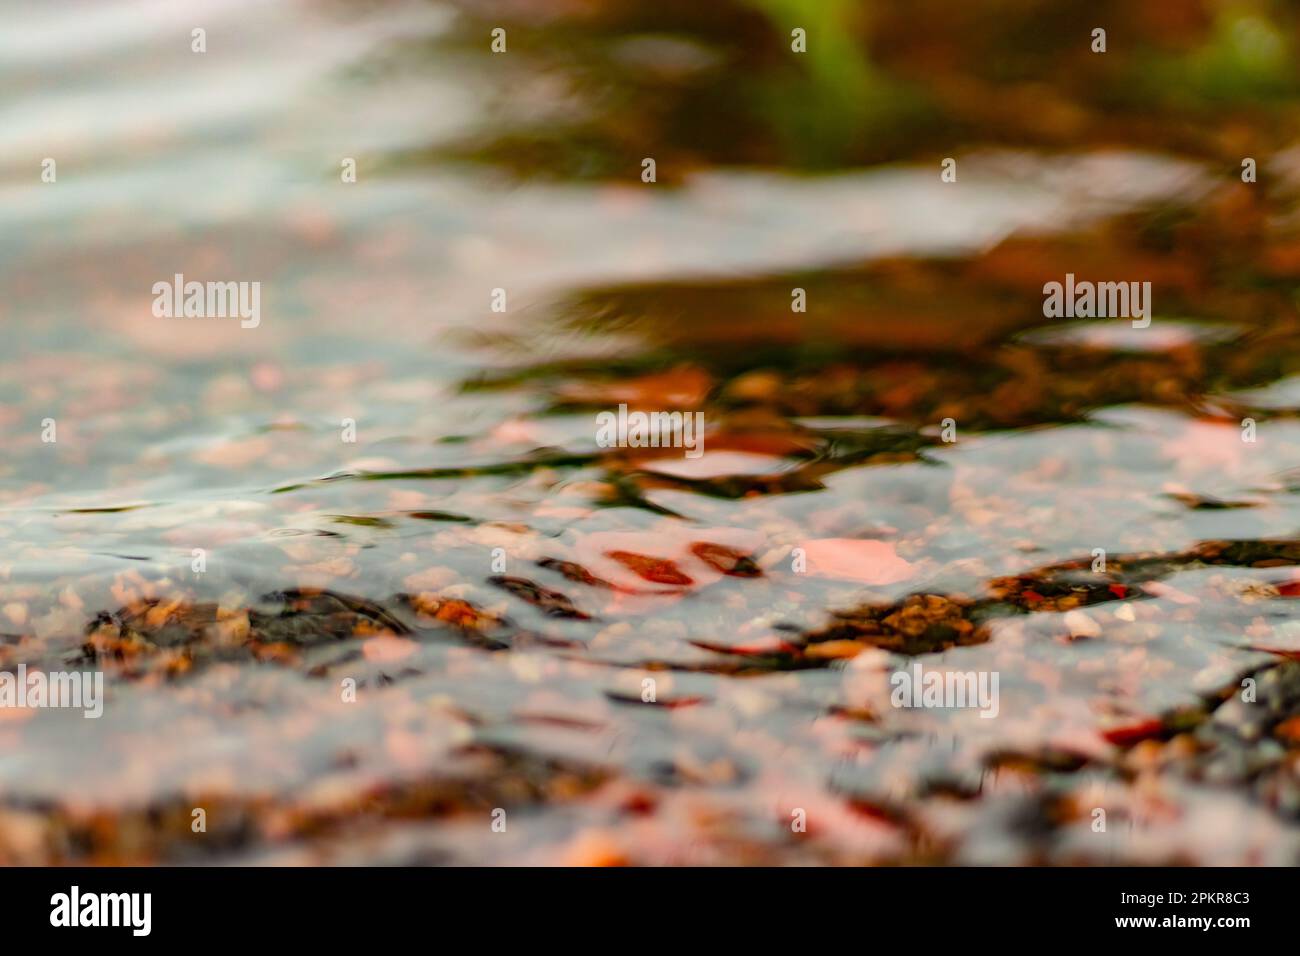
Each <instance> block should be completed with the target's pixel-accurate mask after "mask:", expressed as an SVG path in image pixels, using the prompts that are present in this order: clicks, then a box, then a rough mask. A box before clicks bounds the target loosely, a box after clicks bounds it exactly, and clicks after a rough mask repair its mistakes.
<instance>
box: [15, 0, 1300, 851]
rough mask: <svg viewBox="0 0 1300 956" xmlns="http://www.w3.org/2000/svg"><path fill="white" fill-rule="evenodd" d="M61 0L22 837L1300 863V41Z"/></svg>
mask: <svg viewBox="0 0 1300 956" xmlns="http://www.w3.org/2000/svg"><path fill="white" fill-rule="evenodd" d="M8 6H9V7H10V8H12V9H10V10H7V11H6V21H7V22H8V23H9V24H10V25H11V29H9V30H7V31H6V33H5V34H4V35H3V36H0V54H2V55H0V84H3V86H4V88H5V89H7V90H12V91H13V95H11V97H10V98H9V99H8V101H7V102H6V103H4V104H3V105H0V146H2V147H3V148H0V156H3V157H4V158H3V159H0V197H2V198H0V237H3V238H2V239H0V250H2V251H3V255H2V256H0V283H2V284H3V289H4V296H3V297H2V298H0V321H2V322H3V324H4V327H5V330H6V336H7V343H8V344H9V348H8V349H6V350H5V353H4V355H3V356H0V371H2V374H0V423H2V424H3V427H4V431H5V435H6V438H7V443H6V452H7V454H6V456H5V457H4V460H3V462H0V537H3V540H4V543H5V548H4V551H3V555H2V556H0V665H2V666H4V667H5V668H13V667H15V666H16V665H18V664H19V663H26V664H28V665H30V666H33V667H37V666H39V667H44V668H49V669H59V668H69V667H96V668H102V669H103V670H104V671H105V672H106V674H107V677H108V680H107V685H108V704H107V707H106V710H105V714H104V716H103V717H102V718H101V719H100V720H98V721H85V720H82V718H81V715H80V714H79V713H75V712H67V711H58V710H42V711H26V710H4V711H0V717H5V718H6V719H3V720H0V737H3V739H4V741H5V744H6V746H5V748H4V749H5V753H6V754H7V756H6V757H5V758H4V760H0V796H2V802H0V859H4V860H6V861H18V862H43V861H70V860H92V861H97V862H109V861H114V862H116V861H140V860H150V859H161V860H178V861H185V860H213V859H234V860H244V861H248V860H252V861H258V862H312V861H324V862H358V861H361V862H383V861H395V862H469V861H479V862H490V863H497V862H536V863H554V862H583V863H591V862H595V863H602V862H603V863H609V862H633V863H719V862H721V863H768V862H834V863H860V862H897V861H956V862H978V863H986V862H992V863H1016V862H1093V863H1108V862H1165V861H1182V862H1194V863H1244V862H1274V863H1277V862H1295V861H1296V859H1297V857H1298V854H1300V835H1298V834H1297V831H1296V829H1295V826H1294V820H1295V817H1296V815H1297V813H1300V787H1297V785H1296V783H1295V779H1294V773H1293V771H1292V770H1291V769H1290V768H1291V767H1292V766H1293V764H1294V755H1295V749H1294V748H1295V747H1296V746H1297V745H1300V732H1298V731H1297V720H1300V677H1298V676H1297V673H1298V672H1297V670H1296V666H1295V665H1294V663H1293V662H1292V660H1293V659H1294V658H1296V657H1300V629H1298V628H1297V622H1296V619H1295V614H1294V612H1293V611H1292V610H1291V601H1293V600H1294V598H1295V597H1296V595H1297V594H1298V593H1300V577H1297V572H1296V567H1297V564H1298V563H1300V534H1298V532H1297V528H1300V456H1298V455H1297V451H1298V450H1300V424H1297V417H1296V412H1297V410H1298V409H1300V401H1298V398H1297V389H1296V382H1297V379H1300V349H1297V346H1296V343H1297V338H1296V332H1297V316H1296V307H1295V298H1294V288H1295V280H1296V277H1297V275H1300V257H1298V256H1297V255H1296V250H1297V248H1300V246H1298V245H1297V234H1296V232H1295V225H1294V223H1295V216H1294V209H1295V204H1294V194H1293V192H1292V188H1293V184H1294V182H1295V175H1296V167H1295V165H1294V158H1293V154H1291V153H1289V152H1287V148H1288V146H1289V144H1290V143H1292V142H1293V141H1294V133H1295V132H1296V131H1295V130H1293V129H1292V126H1293V125H1294V119H1293V112H1294V111H1293V110H1291V109H1290V104H1291V103H1292V102H1293V100H1292V99H1291V97H1292V96H1293V95H1294V93H1295V89H1294V86H1295V82H1296V80H1295V76H1294V75H1293V69H1292V66H1291V60H1292V58H1290V57H1289V56H1287V55H1285V54H1286V40H1285V37H1286V36H1288V35H1289V33H1288V32H1287V26H1288V25H1287V24H1285V23H1281V22H1278V23H1273V22H1272V21H1270V20H1267V19H1265V18H1264V17H1263V16H1262V14H1256V13H1252V12H1245V13H1240V12H1239V13H1237V14H1230V13H1226V12H1223V11H1218V12H1215V11H1216V10H1217V8H1214V9H1211V7H1212V5H1209V4H1206V5H1204V6H1205V9H1202V8H1201V6H1200V5H1197V4H1176V3H1152V4H1144V5H1141V6H1142V8H1143V9H1141V10H1132V9H1130V8H1129V5H1121V4H1104V5H1103V7H1104V8H1105V9H1104V10H1102V11H1100V12H1099V13H1097V14H1096V15H1097V16H1103V15H1104V17H1105V18H1108V19H1107V22H1111V23H1114V24H1115V25H1116V26H1115V28H1114V29H1113V30H1112V42H1115V41H1114V38H1116V37H1119V36H1121V35H1123V36H1125V37H1127V38H1133V39H1134V42H1140V48H1141V50H1143V51H1144V52H1143V55H1144V56H1146V57H1147V59H1146V60H1143V61H1142V62H1144V63H1147V64H1150V63H1155V64H1156V67H1158V68H1156V69H1153V70H1148V69H1145V68H1144V69H1143V70H1142V71H1137V64H1138V62H1139V61H1138V60H1137V59H1136V56H1135V54H1134V53H1133V52H1132V51H1131V50H1129V49H1127V48H1125V47H1119V48H1114V49H1112V50H1110V51H1109V52H1108V53H1107V54H1106V55H1105V57H1104V58H1103V57H1098V56H1095V55H1093V54H1091V53H1090V52H1089V51H1088V48H1087V43H1086V42H1085V41H1083V40H1080V39H1079V37H1086V36H1087V34H1088V30H1089V29H1090V26H1091V17H1092V16H1093V14H1092V13H1090V15H1089V16H1090V19H1089V23H1088V24H1085V25H1083V26H1080V24H1079V23H1076V22H1074V21H1073V20H1072V19H1070V17H1073V16H1074V15H1073V14H1072V15H1070V17H1066V18H1065V19H1064V20H1060V19H1056V18H1055V17H1056V15H1055V14H1048V13H1046V12H1043V13H1035V14H1033V15H1029V14H1025V13H1023V12H1020V13H1016V12H1015V11H1014V10H1008V11H1005V12H1006V16H1005V17H1002V18H995V17H992V16H989V15H987V14H979V15H977V14H976V13H974V12H966V11H960V12H954V11H952V10H949V9H948V8H947V5H945V7H944V16H943V17H937V16H932V17H929V18H928V21H927V22H931V23H933V27H932V28H931V29H928V30H926V31H920V32H918V31H914V30H913V31H908V30H905V29H904V25H903V24H902V22H901V21H896V19H895V18H896V14H894V13H891V12H889V11H887V10H884V9H877V8H876V7H874V6H865V5H858V4H849V3H839V2H835V3H831V2H827V3H824V4H810V5H807V6H806V7H805V6H804V5H802V4H800V3H796V2H789V3H779V2H775V0H766V2H757V0H754V2H744V3H737V4H729V3H728V4H724V3H719V4H685V3H675V2H670V3H663V2H660V3H655V4H644V3H640V2H632V0H620V2H617V3H610V4H606V5H598V6H588V5H584V4H551V3H546V4H542V3H519V4H510V5H508V6H502V7H501V8H500V9H498V8H497V7H495V6H494V5H490V4H489V5H474V6H473V7H471V8H469V9H460V10H458V9H454V8H452V7H446V6H442V5H438V4H435V3H424V2H413V3H398V2H394V3H376V4H370V5H365V6H363V7H360V8H358V7H354V6H353V5H349V4H332V3H324V2H299V3H291V2H282V3H274V4H267V3H256V4H254V3H224V2H223V3H220V4H217V3H212V4H197V5H188V6H187V7H186V8H185V9H184V10H182V9H181V8H179V7H177V6H175V5H172V4H167V3H162V2H154V0H149V2H132V3H127V2H115V3H84V4H80V5H78V4H64V5H60V7H59V8H58V9H55V8H52V7H50V6H48V5H45V4H38V3H32V2H28V0H9V2H8ZM77 6H80V9H79V10H78V11H77V12H76V15H75V16H73V18H72V19H69V16H70V14H69V13H68V12H67V8H68V7H77ZM930 6H933V5H932V4H929V3H927V2H922V3H921V4H920V8H922V9H924V8H928V7H930ZM911 7H912V8H913V9H916V8H917V4H912V5H911ZM1008 7H1009V8H1016V9H1017V10H1018V5H1011V4H1009V5H1008ZM931 12H933V11H931ZM801 16H802V17H806V18H807V20H806V22H807V23H808V26H809V35H810V36H811V37H812V38H813V42H812V45H811V47H810V53H809V54H808V56H809V58H810V59H809V60H808V61H807V64H806V65H795V64H794V63H793V62H792V61H791V59H790V56H789V55H788V54H786V53H785V52H784V51H785V49H786V48H787V46H788V43H787V40H786V36H787V35H788V32H789V31H788V29H787V28H788V26H789V24H790V23H791V22H796V21H799V18H800V17H801ZM497 23H504V24H506V25H507V26H508V30H509V36H510V47H509V52H508V53H507V54H506V55H505V56H495V55H493V54H490V53H489V52H488V40H487V32H488V29H489V28H490V25H494V24H497ZM196 24H199V25H202V26H203V27H204V28H205V29H206V30H207V38H208V40H207V42H208V52H206V53H204V54H195V53H192V52H191V51H190V30H191V29H192V28H193V26H195V25H196ZM1121 27H1122V29H1121ZM828 36H834V37H835V39H834V40H833V41H826V42H825V45H824V46H819V45H818V44H819V42H822V41H823V40H825V38H826V37H828ZM958 37H960V38H965V40H966V41H968V42H964V43H957V42H955V40H954V38H958ZM1028 37H1033V38H1034V42H1028V40H1027V39H1026V38H1028ZM1126 42H1127V41H1126ZM990 49H997V50H1001V51H1004V52H1005V51H1011V53H1009V54H1008V55H1007V56H1006V57H1004V58H1002V59H1000V60H999V59H997V58H989V57H987V56H985V55H982V53H981V51H984V52H985V53H987V51H988V50H990ZM814 54H815V55H814ZM1012 54H1014V55H1012ZM52 61H57V62H58V63H60V68H59V69H58V70H57V71H54V70H51V69H50V66H49V64H50V63H51V62H52ZM1067 63H1068V68H1067V65H1066V64H1067ZM990 64H993V65H990ZM1139 72H1140V76H1141V85H1140V86H1139V85H1138V80H1137V79H1136V78H1135V77H1136V76H1137V75H1138V73H1139ZM1075 76H1078V77H1084V76H1086V77H1088V78H1089V82H1083V80H1080V81H1079V82H1078V83H1077V84H1075V83H1074V82H1073V81H1071V80H1070V79H1069V77H1075ZM1245 104H1249V107H1248V108H1247V106H1246V105H1245ZM1189 129H1192V130H1195V131H1196V135H1195V136H1193V135H1191V134H1190V133H1189V132H1188V130H1189ZM1245 150H1249V151H1252V152H1253V153H1254V155H1255V157H1256V158H1257V160H1258V162H1259V169H1260V173H1261V175H1260V181H1259V182H1257V183H1253V184H1245V183H1243V182H1241V179H1240V176H1239V172H1240V168H1241V156H1242V155H1248V153H1247V152H1244V151H1245ZM950 153H956V154H957V155H958V156H959V157H960V159H959V170H960V172H959V176H958V180H957V182H955V183H942V182H941V181H940V179H939V176H938V169H939V159H940V158H942V157H943V156H946V155H949V154H950ZM644 156H654V157H656V158H657V161H658V169H659V170H660V173H661V175H660V181H659V182H657V183H655V184H653V185H651V184H643V183H642V182H641V181H640V178H639V177H640V170H641V165H640V164H641V159H642V157H644ZM47 157H50V158H54V159H55V160H56V161H57V169H58V175H57V181H56V182H54V183H42V182H40V169H41V162H42V160H43V159H45V158H47ZM345 158H353V159H355V160H356V161H357V168H358V181H357V182H356V183H344V182H342V181H340V177H339V172H338V170H339V168H340V163H341V162H342V161H343V160H344V159H345ZM884 163H888V165H882V164H884ZM812 173H816V175H810V174H812ZM176 273H184V274H185V275H186V276H187V277H193V278H197V279H200V280H203V281H206V280H212V281H235V280H239V281H258V282H261V283H262V310H263V318H262V322H261V324H260V325H259V327H258V328H256V329H241V328H240V327H239V322H238V320H237V319H219V318H190V319H183V318H177V319H158V318H154V317H153V315H152V313H151V310H150V305H151V302H152V300H153V296H152V293H151V291H150V290H151V288H152V286H153V284H154V283H155V282H157V281H160V280H161V281H167V282H170V281H171V277H172V276H173V275H174V274H176ZM1067 273H1073V274H1076V275H1078V276H1079V277H1081V278H1089V279H1092V280H1094V281H1149V282H1151V283H1152V286H1153V289H1154V293H1153V296H1154V298H1153V301H1154V303H1155V309H1154V321H1153V322H1152V325H1151V327H1150V328H1148V329H1134V328H1132V327H1131V325H1130V324H1129V323H1128V322H1127V321H1124V320H1117V321H1111V320H1087V319H1081V320H1078V321H1062V322H1048V320H1045V319H1044V318H1043V311H1042V301H1043V299H1042V288H1043V285H1044V283H1046V282H1051V281H1061V280H1062V279H1063V277H1064V276H1065V275H1066V274H1067ZM497 288H503V289H505V290H506V291H507V293H508V308H507V310H506V312H505V313H497V312H493V311H492V310H491V307H490V302H491V294H492V290H494V289H497ZM793 289H802V290H803V291H804V294H805V296H806V302H807V311H806V312H794V311H792V310H791V294H792V290H793ZM620 404H626V405H628V406H630V407H632V408H633V409H638V408H640V409H646V410H656V409H677V410H681V411H702V412H703V413H704V416H705V421H706V423H707V429H706V433H705V453H704V454H703V455H702V456H701V457H699V458H698V459H690V458H685V457H683V456H682V455H681V453H680V449H664V448H606V447H602V446H601V445H600V444H598V442H597V440H596V414H597V413H598V412H599V411H602V410H607V409H612V408H616V407H617V406H618V405H620ZM1246 419H1249V420H1251V421H1252V422H1253V423H1254V426H1253V427H1254V429H1255V436H1254V437H1255V438H1256V440H1255V441H1253V442H1247V441H1243V440H1242V437H1243V427H1242V422H1243V420H1246ZM948 420H951V422H952V425H951V426H945V425H944V424H943V423H944V422H945V421H948ZM47 421H52V422H53V425H54V427H55V429H56V434H57V440H56V441H53V442H51V441H48V440H43V438H44V437H46V436H48V434H49V432H48V426H47V424H46V423H47ZM349 422H351V423H352V425H351V426H349V424H348V423H349ZM946 429H947V430H946ZM951 429H955V432H953V431H952V430H951ZM353 430H354V432H355V441H350V440H349V439H350V438H351V437H352V434H353ZM953 437H955V438H956V440H955V441H953V440H951V439H952V438H953ZM1099 555H1102V556H1103V560H1102V561H1101V562H1100V563H1099V560H1098V556H1099ZM914 659H920V660H923V661H924V662H925V663H926V666H927V667H930V666H934V667H936V668H941V667H949V668H953V669H957V670H961V671H975V672H990V671H992V672H996V673H998V674H999V675H1000V685H999V686H1000V706H999V713H998V717H997V718H996V719H983V718H981V717H980V714H979V711H978V710H960V709H952V710H935V709H915V710H913V709H899V708H897V707H894V706H891V703H890V700H891V683H890V676H891V674H893V673H894V672H895V671H896V670H897V669H898V668H900V667H904V666H906V665H907V664H908V663H909V662H910V661H911V660H914ZM1279 662H1280V663H1279ZM1245 676H1252V677H1253V678H1254V679H1255V680H1256V682H1257V693H1258V701H1257V703H1256V704H1255V705H1253V706H1251V705H1247V704H1245V703H1243V702H1242V700H1241V699H1240V697H1239V696H1237V695H1235V691H1236V690H1237V688H1238V685H1239V683H1240V681H1241V679H1242V678H1243V677H1245ZM349 682H354V683H355V688H356V690H355V700H352V699H345V698H348V697H349V695H348V689H349V686H350V683H349ZM647 688H650V689H651V690H650V692H649V693H648V692H647ZM196 806H202V807H204V808H206V810H207V813H208V821H209V830H208V832H207V833H205V834H195V833H192V832H191V829H190V826H189V823H190V819H191V809H192V808H193V807H196ZM497 807H503V808H506V809H507V810H508V813H509V819H510V823H509V826H508V828H507V830H506V832H504V833H498V832H494V831H493V830H492V828H491V826H490V823H491V817H490V814H491V811H492V810H493V809H494V808H497ZM1097 807H1103V808H1106V809H1107V812H1108V814H1109V816H1110V819H1111V820H1112V821H1115V825H1113V826H1112V827H1111V829H1110V832H1109V833H1097V832H1095V830H1094V829H1093V827H1092V826H1091V824H1092V822H1093V819H1094V817H1093V814H1092V811H1093V809H1094V808H1097ZM796 809H801V810H803V811H805V813H806V816H807V819H808V821H809V825H808V828H807V832H806V833H796V832H792V831H791V828H790V820H791V816H792V813H793V812H794V811H795V810H796ZM1210 833H1213V834H1216V837H1215V838H1214V839H1213V840H1211V839H1209V838H1208V837H1207V834H1210Z"/></svg>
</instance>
